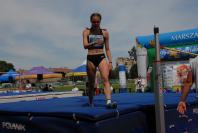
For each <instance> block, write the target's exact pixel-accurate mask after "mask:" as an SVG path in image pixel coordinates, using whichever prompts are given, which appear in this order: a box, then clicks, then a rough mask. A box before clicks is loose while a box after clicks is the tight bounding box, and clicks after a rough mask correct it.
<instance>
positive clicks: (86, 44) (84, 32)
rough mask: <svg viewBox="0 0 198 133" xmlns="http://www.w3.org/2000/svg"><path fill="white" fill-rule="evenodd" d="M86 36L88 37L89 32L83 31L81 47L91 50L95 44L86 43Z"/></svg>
mask: <svg viewBox="0 0 198 133" xmlns="http://www.w3.org/2000/svg"><path fill="white" fill-rule="evenodd" d="M88 35H89V31H88V30H87V29H85V30H84V31H83V46H84V48H85V49H88V48H91V47H92V46H93V45H94V44H95V42H92V43H88V40H87V38H88Z"/></svg>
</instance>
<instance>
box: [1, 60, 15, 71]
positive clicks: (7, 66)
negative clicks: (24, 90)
mask: <svg viewBox="0 0 198 133" xmlns="http://www.w3.org/2000/svg"><path fill="white" fill-rule="evenodd" d="M10 69H13V70H15V68H14V65H13V64H12V63H7V62H6V61H0V72H8V71H9V70H10Z"/></svg>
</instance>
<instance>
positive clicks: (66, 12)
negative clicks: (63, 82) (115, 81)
mask: <svg viewBox="0 0 198 133" xmlns="http://www.w3.org/2000/svg"><path fill="white" fill-rule="evenodd" d="M197 7H198V0H0V60H5V61H7V62H11V63H13V64H14V66H15V68H17V69H19V68H24V69H28V68H31V67H33V66H45V67H68V68H75V67H77V66H78V65H80V64H81V63H82V62H83V61H84V60H85V59H86V52H87V51H86V50H84V49H83V44H82V31H83V29H84V28H85V27H90V22H89V16H90V14H91V13H92V12H100V13H101V14H102V17H103V18H102V23H101V27H103V28H107V29H108V31H109V33H110V48H111V51H112V55H113V61H114V63H115V59H116V58H117V57H119V56H124V57H127V56H128V50H130V49H131V48H132V46H133V45H135V37H136V36H140V35H147V34H152V33H153V26H154V25H156V26H158V27H159V28H160V32H161V33H164V32H172V31H177V30H185V29H192V28H197V27H198V17H197V13H198V8H197Z"/></svg>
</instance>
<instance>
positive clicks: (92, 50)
mask: <svg viewBox="0 0 198 133" xmlns="http://www.w3.org/2000/svg"><path fill="white" fill-rule="evenodd" d="M97 54H104V51H103V49H89V50H88V55H97Z"/></svg>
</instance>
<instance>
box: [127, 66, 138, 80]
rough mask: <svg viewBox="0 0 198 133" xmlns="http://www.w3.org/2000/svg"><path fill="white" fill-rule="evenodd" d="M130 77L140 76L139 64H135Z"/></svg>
mask: <svg viewBox="0 0 198 133" xmlns="http://www.w3.org/2000/svg"><path fill="white" fill-rule="evenodd" d="M129 75H130V78H132V79H134V78H137V77H138V71H137V64H134V65H133V66H132V67H131V69H130V72H129Z"/></svg>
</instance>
